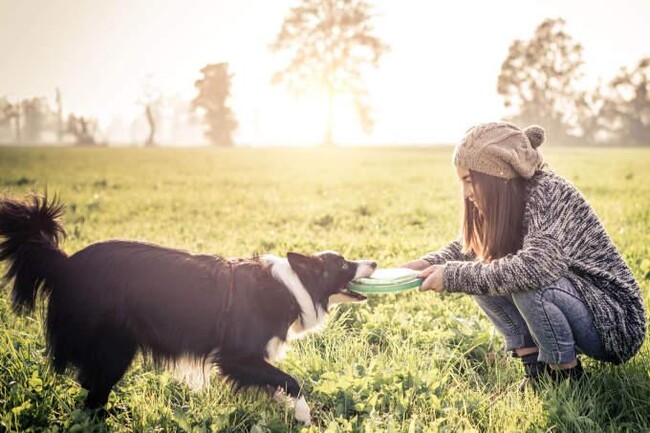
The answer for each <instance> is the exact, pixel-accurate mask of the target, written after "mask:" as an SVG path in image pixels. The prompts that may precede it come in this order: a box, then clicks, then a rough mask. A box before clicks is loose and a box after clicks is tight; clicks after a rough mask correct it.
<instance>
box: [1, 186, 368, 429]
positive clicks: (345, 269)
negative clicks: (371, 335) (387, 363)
mask: <svg viewBox="0 0 650 433" xmlns="http://www.w3.org/2000/svg"><path fill="white" fill-rule="evenodd" d="M63 210H64V206H63V205H62V204H60V203H59V202H58V201H57V200H56V198H55V199H54V200H52V201H48V199H47V198H46V197H37V196H34V197H32V198H31V199H30V200H27V201H25V202H22V201H17V200H14V199H8V198H5V199H2V200H0V240H1V241H0V261H3V260H7V261H8V263H9V268H8V271H7V274H6V277H7V278H8V279H9V280H11V279H13V280H14V285H13V291H12V296H13V299H12V300H13V304H12V305H13V308H14V311H15V312H17V313H29V312H31V311H32V310H33V309H34V305H35V302H36V298H37V297H38V294H39V293H40V297H42V298H44V299H45V302H46V320H45V331H46V337H47V351H48V354H49V356H50V359H51V362H52V365H53V367H54V370H55V371H57V372H63V371H64V370H65V369H66V367H67V366H68V365H72V366H74V367H76V369H77V372H78V380H79V382H80V384H81V386H82V387H84V388H85V389H87V390H88V395H87V397H86V400H85V406H86V407H87V408H102V407H103V406H104V405H105V404H106V402H107V401H108V396H109V393H110V391H111V389H112V387H113V386H114V385H115V384H116V383H117V382H118V381H119V380H120V378H121V377H122V376H123V375H124V373H125V372H126V370H127V369H128V367H129V365H130V363H131V361H132V360H133V357H134V356H135V354H136V353H137V351H138V350H140V351H142V352H143V353H144V354H145V356H148V357H149V358H151V359H153V360H154V362H156V363H157V364H172V365H174V364H176V363H178V362H180V361H181V360H183V359H187V358H189V359H191V360H194V361H198V362H199V363H202V364H203V365H204V366H205V365H214V366H216V367H217V368H218V369H219V370H220V371H221V373H222V374H223V375H224V376H225V377H226V378H228V379H229V381H230V382H231V383H232V384H233V385H234V388H235V389H239V388H242V387H258V388H266V389H269V390H271V391H275V392H276V397H277V398H283V399H285V400H286V399H287V398H288V400H289V402H290V403H291V404H292V405H293V408H294V411H295V417H296V419H298V420H299V421H301V422H303V423H305V424H309V423H310V419H311V416H310V410H309V406H308V405H307V403H306V401H305V399H304V396H302V394H301V389H300V385H299V384H298V382H297V381H296V379H294V378H293V377H292V376H290V375H288V374H287V373H285V372H283V371H282V370H280V369H278V368H276V367H275V366H273V365H272V362H273V361H276V360H278V359H279V358H280V357H281V355H282V353H283V351H284V349H285V348H286V345H287V343H288V342H289V341H290V340H291V339H293V338H296V337H299V336H301V335H303V334H305V333H306V332H308V331H314V330H317V329H318V328H319V327H321V326H322V325H323V323H324V320H325V318H326V316H327V311H328V308H329V307H330V305H331V304H333V303H339V302H358V301H363V300H365V297H364V296H362V295H360V294H357V293H354V292H350V291H348V290H347V289H346V285H347V283H348V282H350V281H351V280H352V279H354V278H358V277H366V276H369V275H370V274H371V273H372V272H373V271H374V269H375V268H376V266H377V264H376V262H373V261H368V260H363V261H349V260H345V259H344V258H343V257H342V256H341V255H340V254H337V253H335V252H323V253H318V254H316V255H313V256H305V255H302V254H298V253H292V252H290V253H288V254H287V258H280V257H276V256H270V255H267V256H262V257H254V258H251V259H232V260H226V259H224V258H221V257H217V256H212V255H197V254H190V253H187V252H184V251H180V250H176V249H171V248H165V247H161V246H157V245H153V244H148V243H142V242H135V241H127V240H110V241H106V242H99V243H95V244H92V245H89V246H87V247H86V248H84V249H82V250H81V251H78V252H77V253H75V254H73V255H71V256H68V255H67V254H66V253H65V252H63V251H62V250H61V249H60V248H59V241H60V240H61V239H62V238H63V237H64V236H65V232H64V229H63V226H62V224H61V223H60V221H59V218H60V216H61V215H62V213H63Z"/></svg>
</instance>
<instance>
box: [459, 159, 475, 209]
mask: <svg viewBox="0 0 650 433" xmlns="http://www.w3.org/2000/svg"><path fill="white" fill-rule="evenodd" d="M456 173H457V174H458V179H459V180H460V182H461V185H462V188H463V198H465V199H466V200H469V201H471V202H472V203H474V206H476V207H477V208H478V205H477V203H476V196H475V195H474V185H473V184H472V176H471V174H470V172H469V170H468V169H466V168H465V167H461V166H459V165H457V166H456Z"/></svg>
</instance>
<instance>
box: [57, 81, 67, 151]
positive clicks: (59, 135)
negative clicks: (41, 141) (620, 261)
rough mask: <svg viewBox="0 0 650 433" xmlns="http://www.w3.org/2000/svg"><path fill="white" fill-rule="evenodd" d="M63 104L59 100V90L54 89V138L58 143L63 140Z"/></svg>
mask: <svg viewBox="0 0 650 433" xmlns="http://www.w3.org/2000/svg"><path fill="white" fill-rule="evenodd" d="M64 133H65V131H64V130H63V102H62V100H61V90H59V88H58V87H57V88H56V138H57V140H58V141H59V142H61V141H62V140H63V134H64Z"/></svg>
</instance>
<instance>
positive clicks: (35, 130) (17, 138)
mask: <svg viewBox="0 0 650 433" xmlns="http://www.w3.org/2000/svg"><path fill="white" fill-rule="evenodd" d="M55 101H56V109H54V110H53V109H52V108H51V107H50V105H49V103H48V101H47V98H45V97H34V98H26V99H22V100H17V101H11V100H9V98H8V97H6V96H0V140H4V141H9V140H11V141H14V142H16V143H30V144H31V143H39V142H42V141H44V140H43V135H44V134H48V133H49V134H50V135H53V138H51V139H50V140H46V141H55V140H56V141H59V142H61V141H64V140H65V139H66V136H70V137H72V139H73V140H74V141H75V142H76V143H77V144H82V145H93V144H95V134H96V131H97V121H96V120H95V119H92V118H89V117H85V116H79V115H76V114H74V113H70V114H69V115H68V117H67V118H66V119H64V118H63V107H62V102H61V92H60V91H59V89H56V98H55ZM54 137H55V138H54Z"/></svg>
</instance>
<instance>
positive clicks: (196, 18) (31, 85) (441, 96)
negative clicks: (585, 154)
mask: <svg viewBox="0 0 650 433" xmlns="http://www.w3.org/2000/svg"><path fill="white" fill-rule="evenodd" d="M296 1H297V0H272V1H270V0H229V1H226V0H193V1H191V2H187V1H183V0H165V1H158V0H128V1H127V0H109V1H106V0H47V1H43V0H0V52H1V53H3V56H2V66H1V67H0V95H8V96H9V97H10V98H11V99H14V100H15V99H18V98H24V97H30V96H46V97H48V98H49V99H50V100H51V101H54V89H55V88H56V87H59V88H60V89H61V93H62V96H63V106H64V111H66V112H76V113H79V114H86V115H90V116H93V117H95V118H97V119H98V120H99V122H100V125H101V126H102V127H103V129H104V130H105V131H106V130H109V129H111V130H114V131H115V130H116V129H115V128H113V127H115V125H122V126H124V125H130V124H131V123H132V122H133V120H134V119H139V121H140V122H142V121H143V120H142V117H143V116H142V111H143V110H142V106H141V105H139V101H141V98H142V94H143V88H144V87H145V86H146V85H147V84H146V83H149V85H152V86H154V87H155V88H157V89H159V90H160V92H161V93H162V94H163V95H164V97H165V98H174V97H175V98H177V99H185V100H191V99H192V97H193V96H194V94H195V88H194V82H195V80H197V79H198V78H199V70H200V69H201V68H202V67H203V66H204V65H206V64H208V63H218V62H228V63H229V64H230V70H231V72H232V73H233V74H234V78H233V88H232V93H233V94H232V99H231V105H232V107H233V110H234V112H235V115H236V116H237V118H238V120H239V124H240V127H239V129H238V131H237V133H236V136H235V139H236V141H238V142H240V143H243V144H249V145H312V144H316V143H318V142H319V141H320V140H321V139H322V137H323V132H324V128H325V105H324V104H323V103H322V100H321V99H320V98H319V97H318V96H314V95H311V96H310V95H306V96H304V97H302V98H295V97H294V96H292V95H291V94H289V92H287V90H286V89H285V88H284V87H282V86H273V85H271V76H272V74H273V72H274V71H276V70H277V69H278V68H279V67H280V66H281V62H280V59H279V57H278V56H277V55H274V54H273V53H271V52H270V51H269V49H268V46H269V44H270V43H271V42H272V41H273V40H274V38H275V36H276V34H277V33H278V31H279V30H280V27H281V24H282V21H283V19H284V17H285V15H286V13H287V11H288V10H289V8H290V7H291V6H292V5H294V4H296ZM372 4H373V5H374V11H375V13H376V17H375V21H374V23H375V28H376V34H377V36H379V37H380V38H382V39H383V40H384V41H385V42H386V43H388V44H389V45H390V47H391V50H390V52H389V53H387V54H386V55H385V56H384V57H383V58H382V61H381V62H380V66H379V68H378V69H376V70H371V71H369V72H368V73H367V75H366V82H367V85H368V88H369V90H370V95H371V102H372V104H373V108H374V118H375V127H374V130H373V132H372V133H371V134H370V135H365V134H364V133H363V132H362V130H361V128H360V126H359V125H358V122H357V120H356V117H355V115H354V111H353V108H352V106H351V104H350V103H349V102H348V101H346V100H343V99H342V100H339V101H338V102H337V104H336V106H335V108H336V110H335V111H336V114H335V116H336V117H335V122H336V123H335V131H334V138H335V140H336V141H338V142H341V143H350V144H402V143H407V144H425V143H426V144H428V143H453V142H455V141H457V140H458V139H460V138H461V137H462V135H463V133H464V131H465V130H466V129H467V128H468V127H469V126H471V125H472V124H475V123H477V122H483V121H490V120H495V119H499V118H502V117H503V116H504V114H505V111H504V108H503V101H502V100H501V98H500V97H499V95H498V94H497V91H496V82H497V77H498V75H499V70H500V67H501V64H502V62H503V61H504V59H505V58H506V56H507V53H508V47H509V46H510V44H511V43H512V41H513V40H514V39H529V38H531V37H532V36H533V33H534V30H535V28H536V26H537V25H538V24H540V23H541V22H542V21H543V20H544V19H545V18H557V17H562V18H564V19H565V20H566V22H567V24H566V30H567V32H568V33H569V34H570V35H571V36H572V37H573V38H574V39H575V40H576V41H577V42H580V43H581V44H582V45H583V48H584V53H583V58H584V61H585V67H584V72H585V83H586V85H593V84H595V83H596V82H597V80H598V79H602V80H603V81H605V82H606V81H608V80H609V79H611V78H612V77H613V76H614V75H615V74H616V73H617V71H618V70H619V69H620V67H621V66H627V67H633V66H634V65H635V64H636V62H637V61H638V60H639V59H640V58H641V57H643V56H648V55H650V43H648V41H650V26H648V24H647V23H649V22H650V0H492V1H480V0H476V1H469V0H458V1H453V2H442V1H433V0H400V1H396V0H375V1H372ZM118 130H119V128H118ZM126 130H128V128H127V127H123V128H122V131H121V135H120V132H119V131H118V132H117V133H116V134H115V136H112V137H108V139H109V140H117V141H124V140H129V139H139V137H137V138H136V137H132V136H129V135H128V134H127V133H126V132H124V131H126ZM193 140H194V138H193ZM197 140H200V138H199V139H197Z"/></svg>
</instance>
